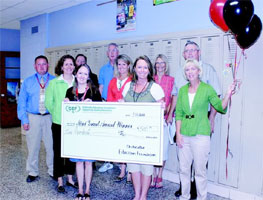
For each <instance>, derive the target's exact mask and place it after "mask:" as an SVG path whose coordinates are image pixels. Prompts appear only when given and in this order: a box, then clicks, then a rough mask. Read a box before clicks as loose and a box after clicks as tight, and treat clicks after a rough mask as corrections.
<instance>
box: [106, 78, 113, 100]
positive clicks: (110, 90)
mask: <svg viewBox="0 0 263 200" xmlns="http://www.w3.org/2000/svg"><path fill="white" fill-rule="evenodd" d="M114 83H115V81H114V79H112V80H111V81H110V83H109V86H108V94H107V101H111V102H112V101H113V100H114V96H113V91H112V89H113V87H114Z"/></svg>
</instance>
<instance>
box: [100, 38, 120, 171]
mask: <svg viewBox="0 0 263 200" xmlns="http://www.w3.org/2000/svg"><path fill="white" fill-rule="evenodd" d="M118 55H119V50H118V45H117V44H116V43H110V44H109V45H108V51H107V56H108V58H109V62H108V63H107V64H106V65H104V66H102V67H101V69H100V73H99V90H100V93H101V97H102V98H103V99H104V100H105V101H107V94H108V86H109V83H110V81H111V79H112V78H113V75H114V65H115V62H116V59H117V57H118ZM112 168H113V165H112V164H111V163H109V162H105V163H104V164H103V165H102V166H101V167H100V168H99V172H106V171H107V170H109V169H112Z"/></svg>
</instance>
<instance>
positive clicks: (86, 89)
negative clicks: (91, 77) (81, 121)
mask: <svg viewBox="0 0 263 200" xmlns="http://www.w3.org/2000/svg"><path fill="white" fill-rule="evenodd" d="M87 91H88V86H87V87H86V88H85V92H84V94H83V96H82V97H81V99H79V90H78V88H77V89H76V96H77V101H84V98H85V96H86V94H87Z"/></svg>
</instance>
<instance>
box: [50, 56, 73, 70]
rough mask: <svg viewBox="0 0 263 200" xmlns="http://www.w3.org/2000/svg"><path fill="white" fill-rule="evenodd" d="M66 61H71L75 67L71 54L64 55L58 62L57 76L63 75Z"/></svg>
mask: <svg viewBox="0 0 263 200" xmlns="http://www.w3.org/2000/svg"><path fill="white" fill-rule="evenodd" d="M66 59H71V60H72V62H73V65H74V66H75V59H74V58H73V57H72V56H71V55H69V54H67V55H64V56H62V57H61V58H60V59H59V60H58V63H57V65H56V67H55V74H57V75H61V74H63V71H62V66H63V65H64V62H65V60H66Z"/></svg>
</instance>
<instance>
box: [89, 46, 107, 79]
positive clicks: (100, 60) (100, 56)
mask: <svg viewBox="0 0 263 200" xmlns="http://www.w3.org/2000/svg"><path fill="white" fill-rule="evenodd" d="M92 57H93V62H94V63H93V64H94V65H93V68H92V69H94V73H95V74H98V75H99V71H100V68H101V67H102V66H103V65H105V64H106V62H104V57H106V52H105V51H104V47H103V46H97V47H92Z"/></svg>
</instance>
